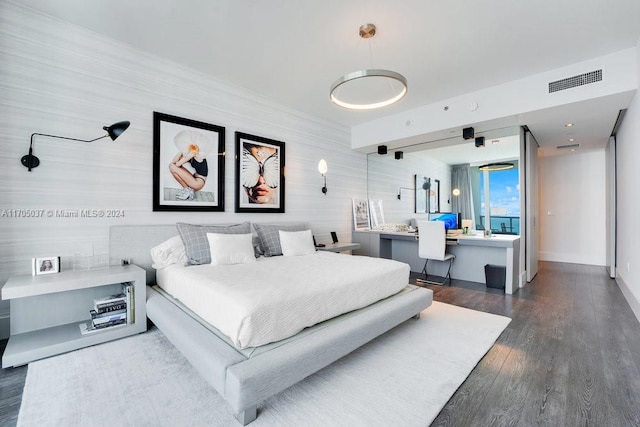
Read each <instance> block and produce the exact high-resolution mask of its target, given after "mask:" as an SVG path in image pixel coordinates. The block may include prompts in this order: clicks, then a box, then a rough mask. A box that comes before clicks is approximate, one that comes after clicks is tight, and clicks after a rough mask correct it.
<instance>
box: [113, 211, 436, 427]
mask: <svg viewBox="0 0 640 427" xmlns="http://www.w3.org/2000/svg"><path fill="white" fill-rule="evenodd" d="M257 226H258V225H255V227H257ZM276 227H278V226H276ZM303 228H304V227H303ZM254 233H255V231H254ZM176 235H177V231H176V225H175V224H171V225H140V226H138V225H127V226H113V227H111V228H110V239H109V252H110V259H111V260H110V261H111V263H112V264H118V263H120V260H122V259H127V260H129V261H130V262H132V263H134V264H136V265H139V266H140V267H142V268H144V269H145V270H146V274H147V285H148V288H147V316H148V317H149V319H150V320H151V321H152V322H153V323H154V324H155V325H156V326H157V327H158V328H159V329H160V330H161V331H162V332H163V334H164V335H165V336H166V337H167V338H168V339H169V340H170V341H171V342H172V343H173V344H174V345H175V346H176V348H178V349H179V350H180V351H181V353H182V354H183V355H184V356H185V358H186V359H187V360H189V362H190V363H191V364H192V365H193V366H194V367H195V369H196V370H197V371H198V372H199V373H200V374H201V375H202V376H203V378H204V379H205V380H206V381H207V382H208V383H209V384H211V385H212V386H213V387H214V388H215V389H216V391H218V393H220V395H221V396H223V397H224V398H225V400H226V401H227V402H228V404H229V406H230V407H231V409H232V411H233V413H234V414H235V416H236V419H238V421H239V422H240V423H241V424H243V425H246V424H248V423H250V422H251V421H253V420H254V419H255V418H256V416H257V405H258V404H259V403H260V402H261V401H263V400H265V399H267V398H268V397H270V396H272V395H274V394H276V393H279V392H280V391H282V390H284V389H286V388H287V387H289V386H291V385H293V384H295V383H297V382H298V381H300V380H302V379H304V378H305V377H307V376H309V375H311V374H313V373H314V372H316V371H318V370H320V369H322V368H324V367H325V366H327V365H329V364H331V363H332V362H334V361H336V360H338V359H339V358H341V357H343V356H345V355H346V354H348V353H350V352H351V351H353V350H355V349H356V348H358V347H360V346H362V345H363V344H365V343H367V342H368V341H370V340H372V339H373V338H375V337H377V336H379V335H380V334H383V333H384V332H386V331H388V330H389V329H391V328H393V327H395V326H397V325H398V324H400V323H402V322H404V321H406V320H408V319H410V318H411V317H416V316H418V315H419V313H420V312H421V311H422V310H424V309H425V308H427V307H428V306H429V305H430V304H431V301H432V295H433V294H432V292H431V291H430V290H428V289H425V288H420V287H415V286H412V285H407V283H406V282H407V280H406V279H405V283H403V284H402V285H400V286H399V285H398V284H397V283H395V284H393V286H391V288H390V289H389V290H387V291H385V292H387V293H390V294H389V295H388V296H383V297H382V299H380V296H379V295H375V294H376V290H377V289H378V288H379V287H381V286H382V285H380V283H383V282H392V281H393V279H388V278H386V277H384V275H383V273H379V274H378V273H376V274H374V275H373V276H374V278H373V279H372V278H369V279H367V280H365V281H363V282H362V283H360V284H359V286H361V288H360V290H359V291H358V292H356V294H358V295H359V296H362V294H364V299H362V300H361V299H360V298H355V299H356V300H357V301H348V302H346V303H345V304H346V309H345V308H344V307H343V308H340V309H339V310H340V311H344V310H346V312H345V313H343V314H338V315H336V314H335V313H333V312H332V310H333V309H334V307H333V305H334V304H333V303H332V304H328V306H329V307H326V308H325V309H323V310H316V309H315V307H314V310H306V311H308V312H309V313H308V314H305V313H303V314H302V315H298V314H295V315H293V316H291V315H290V316H289V317H288V318H286V319H284V320H283V319H280V324H283V325H287V328H288V327H289V326H290V325H289V324H290V323H295V322H292V320H297V319H298V318H299V317H300V318H302V320H301V322H300V324H292V325H291V328H293V329H289V330H286V331H279V329H282V328H273V329H276V330H278V331H277V333H276V334H275V335H273V336H268V337H264V335H265V334H264V333H263V332H264V331H260V327H261V326H263V325H265V324H266V323H268V322H264V319H265V318H264V317H263V315H262V314H261V312H258V314H256V312H249V313H248V314H246V315H242V316H240V315H238V316H240V317H238V319H235V320H234V322H229V325H225V324H219V323H216V322H219V320H216V319H209V320H211V322H208V321H206V320H205V319H207V318H208V316H209V315H210V314H207V313H206V312H202V308H201V307H198V306H197V304H196V306H194V305H193V302H192V301H191V302H190V301H189V297H188V295H187V294H188V293H189V291H190V290H191V288H193V287H197V286H199V285H198V283H200V282H201V281H202V280H203V277H205V276H207V275H211V269H212V268H214V267H216V268H217V266H209V265H196V266H189V267H183V266H182V265H181V264H180V265H175V266H164V267H163V268H161V269H157V270H156V268H154V267H153V266H152V265H153V260H152V259H151V255H150V253H149V250H150V248H153V247H156V246H158V245H160V244H162V243H163V242H166V241H168V240H170V239H175V236H176ZM212 252H213V249H212ZM287 258H288V259H287ZM351 258H353V261H356V260H357V261H362V262H365V264H361V265H368V266H371V267H370V268H369V267H367V268H365V270H371V269H373V266H374V265H376V264H377V263H378V262H382V263H384V262H391V263H393V262H392V261H390V260H377V259H371V258H368V257H350V256H347V255H339V254H330V253H318V254H315V255H306V256H303V257H264V256H263V257H259V258H258V259H257V261H256V262H255V263H253V264H251V265H247V266H242V269H243V270H242V271H243V276H242V277H243V279H242V281H246V282H247V283H252V282H255V280H245V279H249V278H251V277H254V276H255V275H257V274H259V272H260V271H269V272H270V273H269V275H270V276H272V277H273V278H277V277H279V276H282V271H290V270H289V269H295V268H296V267H295V264H296V263H298V262H300V263H302V260H303V259H307V260H309V262H311V263H312V264H313V263H315V264H318V266H319V267H318V266H316V267H313V266H311V267H310V266H309V265H306V264H305V265H304V266H303V267H301V268H302V269H304V271H305V272H309V274H308V275H307V276H304V277H306V279H305V280H295V281H292V282H291V283H290V284H288V285H286V286H291V289H287V288H286V286H285V288H284V290H283V293H282V294H281V295H276V296H275V297H272V296H271V295H270V294H272V293H274V292H272V291H269V292H263V294H266V295H258V296H256V295H257V294H255V293H254V294H251V297H250V298H248V299H247V305H248V306H251V309H254V308H255V307H253V306H254V305H256V304H253V301H254V300H255V299H256V298H257V299H261V298H264V299H265V303H266V304H271V303H273V304H277V303H281V302H282V301H285V307H292V306H295V305H299V306H301V307H302V306H303V304H304V301H305V300H306V301H307V304H314V302H313V301H314V299H313V298H315V296H313V295H311V296H309V295H306V294H304V293H303V297H297V296H295V295H293V292H290V291H292V290H293V289H294V288H296V287H297V288H304V292H307V289H309V291H308V292H313V289H315V288H317V289H318V292H320V291H322V290H324V289H325V288H331V286H329V285H327V277H325V276H326V275H327V270H328V269H327V267H326V265H331V266H333V267H334V269H335V270H341V271H343V273H342V274H346V273H344V271H347V270H342V269H343V268H346V267H343V266H342V263H343V262H345V263H347V264H344V265H345V266H347V265H348V262H350V259H351ZM338 261H340V262H338ZM327 263H329V264H327ZM367 263H371V264H367ZM178 264H179V263H178ZM396 264H400V263H396ZM323 265H324V266H325V267H322V266H323ZM339 265H340V267H338V266H339ZM391 265H392V264H386V265H383V267H382V269H383V270H385V269H388V268H389V266H391ZM274 266H277V267H274ZM156 267H158V266H157V265H156ZM270 268H272V270H273V271H272V270H270ZM313 268H321V269H324V275H323V274H318V273H311V272H312V271H313ZM282 269H284V270H282ZM228 270H229V271H226V270H224V269H217V270H215V271H216V273H215V276H216V277H218V278H222V279H221V280H222V283H223V284H222V285H220V284H218V285H216V289H224V291H222V292H223V293H227V292H231V290H232V288H234V286H233V284H234V279H233V278H234V276H233V275H232V273H231V268H229V269H228ZM185 271H186V273H187V275H186V276H185V275H184V274H185ZM227 274H229V276H228V277H227ZM295 274H296V275H294V274H291V276H292V277H300V273H295ZM346 275H348V274H346ZM176 277H178V278H179V279H178V281H176V280H175V278H176ZM255 277H257V276H255ZM260 277H261V278H262V277H263V275H260ZM309 277H312V279H310V278H309ZM323 277H324V279H323ZM339 277H341V274H338V275H337V276H335V275H334V276H331V277H329V278H328V279H329V282H330V284H331V285H332V286H333V285H334V284H336V282H339V281H340V279H339ZM400 277H402V276H400ZM375 278H378V279H379V281H378V282H375V283H374V282H373V280H375ZM406 278H408V275H407V277H406ZM323 280H325V282H324V283H325V285H327V286H324V287H323V286H321V284H322V283H323ZM158 281H159V282H160V283H161V284H162V287H161V286H158V284H157V282H158ZM225 281H226V282H225ZM236 281H237V280H236ZM396 282H397V279H396ZM176 283H179V284H181V283H184V284H185V286H180V285H177V286H176ZM225 283H226V284H225ZM367 285H368V288H367ZM172 286H173V287H174V289H172ZM200 286H206V284H202V283H200ZM225 286H226V288H225ZM336 286H337V284H336ZM176 287H177V288H183V290H185V289H186V290H187V294H184V293H183V294H180V293H179V292H178V293H177V296H176V290H175V288H176ZM394 287H395V288H394ZM365 291H366V292H365ZM255 292H257V293H258V294H260V289H256V290H255ZM332 292H338V293H339V292H342V291H341V290H340V289H339V288H336V289H335V290H333V291H332ZM290 293H291V294H292V295H293V296H291V297H290V296H289V294H290ZM369 294H371V295H369ZM232 298H234V300H238V299H242V298H241V297H237V296H235V297H232ZM287 298H289V300H287ZM367 298H372V300H373V301H374V302H371V301H369V300H367ZM192 299H194V298H193V297H192ZM217 299H218V296H216V295H214V296H212V297H210V299H209V300H208V301H209V302H208V303H204V304H202V305H203V306H206V307H210V306H211V305H215V301H217ZM343 299H345V300H350V298H343ZM195 300H196V301H197V300H198V298H195ZM298 300H299V301H298ZM309 301H311V302H309ZM224 305H226V306H228V307H229V308H228V310H227V311H228V312H229V313H231V314H232V315H233V314H235V313H237V312H242V310H244V309H245V308H244V307H243V306H242V305H238V306H236V305H233V306H232V307H231V304H229V303H223V304H222V305H219V306H218V307H217V308H216V309H214V310H211V311H213V312H214V314H215V313H217V312H219V311H224V307H223V306H224ZM221 307H222V308H221ZM257 307H258V308H257V310H260V309H261V308H260V307H261V305H257ZM272 312H273V311H272ZM275 312H277V313H284V314H288V313H296V312H295V311H290V310H289V309H288V308H285V309H282V308H281V307H280V308H278V309H277V310H276V311H275ZM316 312H320V315H321V316H323V317H321V318H317V317H315V316H317V315H318V313H316ZM243 316H244V317H243ZM261 316H262V317H261ZM305 316H310V317H308V318H307V317H305ZM251 319H260V321H256V322H254V324H253V325H251V324H250V322H249V320H251ZM318 319H321V320H318ZM212 322H213V324H216V326H217V327H214V326H213V324H212ZM247 325H249V326H248V329H250V330H251V333H252V334H253V335H247V333H246V332H247ZM253 329H256V330H258V333H254V331H253ZM267 329H268V328H267ZM222 330H224V332H223V331H222ZM271 332H272V331H269V333H271ZM291 334H293V335H291ZM290 335H291V336H290ZM255 337H257V339H256V338H255Z"/></svg>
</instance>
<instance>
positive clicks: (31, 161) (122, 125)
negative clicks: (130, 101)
mask: <svg viewBox="0 0 640 427" xmlns="http://www.w3.org/2000/svg"><path fill="white" fill-rule="evenodd" d="M130 124H131V123H130V122H128V121H122V122H118V123H114V124H112V125H111V126H104V127H103V128H102V129H104V130H106V131H107V134H106V135H102V136H99V137H97V138H95V139H78V138H69V137H67V136H59V135H49V134H46V133H32V134H31V142H30V144H29V154H26V155H24V156H22V159H20V162H21V163H22V165H23V166H24V167H26V168H27V169H29V172H31V169H33V168H35V167H38V165H39V164H40V159H38V158H37V157H36V156H34V155H33V137H34V136H36V135H38V136H47V137H49V138H59V139H68V140H70V141H80V142H94V141H97V140H99V139H102V138H106V137H109V138H111V140H112V141H115V139H116V138H117V137H119V136H120V135H121V134H122V133H123V132H124V131H125V130H127V128H128V127H129V125H130Z"/></svg>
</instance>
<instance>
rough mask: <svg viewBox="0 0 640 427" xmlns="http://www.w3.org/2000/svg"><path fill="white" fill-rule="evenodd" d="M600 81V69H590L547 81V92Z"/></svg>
mask: <svg viewBox="0 0 640 427" xmlns="http://www.w3.org/2000/svg"><path fill="white" fill-rule="evenodd" d="M601 81H602V70H596V71H591V72H589V73H584V74H580V75H579V76H573V77H567V78H566V79H562V80H557V81H555V82H551V83H549V93H553V92H558V91H560V90H565V89H571V88H572V87H578V86H584V85H588V84H590V83H595V82H601Z"/></svg>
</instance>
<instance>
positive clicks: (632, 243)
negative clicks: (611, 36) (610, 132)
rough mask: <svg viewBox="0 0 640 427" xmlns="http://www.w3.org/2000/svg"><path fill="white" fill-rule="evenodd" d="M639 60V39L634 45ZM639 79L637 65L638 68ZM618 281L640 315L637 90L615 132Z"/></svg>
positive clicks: (639, 109)
mask: <svg viewBox="0 0 640 427" xmlns="http://www.w3.org/2000/svg"><path fill="white" fill-rule="evenodd" d="M637 54H638V63H640V41H639V43H638V47H637ZM638 82H639V83H640V69H638ZM616 149H617V153H616V170H617V176H616V180H617V181H616V185H617V190H618V191H617V212H618V215H617V216H618V218H617V247H616V258H617V269H616V273H617V275H618V282H619V283H620V286H621V288H622V290H623V292H624V294H625V297H626V298H627V301H629V305H630V306H631V308H633V310H634V312H635V314H636V317H637V318H638V319H640V220H639V219H640V186H638V159H640V95H638V94H637V93H636V96H635V98H634V99H633V101H632V102H631V105H630V106H629V108H628V110H627V112H626V114H625V116H624V120H623V121H622V125H621V126H620V130H619V132H618V134H617V136H616Z"/></svg>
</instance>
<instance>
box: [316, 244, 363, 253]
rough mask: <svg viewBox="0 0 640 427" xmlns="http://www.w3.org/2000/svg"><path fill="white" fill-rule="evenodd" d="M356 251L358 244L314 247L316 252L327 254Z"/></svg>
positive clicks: (358, 247)
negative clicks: (325, 252)
mask: <svg viewBox="0 0 640 427" xmlns="http://www.w3.org/2000/svg"><path fill="white" fill-rule="evenodd" d="M356 249H360V244H359V243H351V242H338V243H328V244H327V245H325V246H322V247H320V246H316V250H319V251H327V252H344V251H355V250H356Z"/></svg>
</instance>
